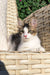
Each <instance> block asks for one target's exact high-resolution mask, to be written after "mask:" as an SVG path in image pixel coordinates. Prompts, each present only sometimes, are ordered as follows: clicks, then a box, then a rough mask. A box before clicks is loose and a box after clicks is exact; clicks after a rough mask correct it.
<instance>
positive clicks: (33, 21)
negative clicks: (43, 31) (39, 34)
mask: <svg viewBox="0 0 50 75" xmlns="http://www.w3.org/2000/svg"><path fill="white" fill-rule="evenodd" d="M29 25H30V26H32V27H33V28H36V27H37V19H36V18H35V17H32V18H31V20H30V23H29Z"/></svg>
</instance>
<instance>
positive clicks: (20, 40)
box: [9, 17, 45, 52]
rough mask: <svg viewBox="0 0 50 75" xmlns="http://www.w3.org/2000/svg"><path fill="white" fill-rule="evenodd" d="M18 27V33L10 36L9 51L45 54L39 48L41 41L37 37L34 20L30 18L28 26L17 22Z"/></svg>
mask: <svg viewBox="0 0 50 75" xmlns="http://www.w3.org/2000/svg"><path fill="white" fill-rule="evenodd" d="M19 25H20V26H19V32H18V33H17V34H13V35H11V36H10V40H9V45H10V48H9V50H10V51H14V50H18V51H34V52H38V51H40V52H45V49H44V48H43V47H42V46H41V41H40V39H39V37H38V35H37V31H36V27H37V20H36V18H35V17H33V18H31V20H30V22H29V24H24V25H23V23H22V21H21V20H19Z"/></svg>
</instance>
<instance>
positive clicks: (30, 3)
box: [16, 0, 50, 19]
mask: <svg viewBox="0 0 50 75" xmlns="http://www.w3.org/2000/svg"><path fill="white" fill-rule="evenodd" d="M16 3H17V8H18V12H19V17H20V18H21V19H24V18H26V17H27V16H28V15H30V14H31V13H32V12H34V11H35V10H37V9H40V8H41V7H44V6H46V5H48V4H50V0H16Z"/></svg>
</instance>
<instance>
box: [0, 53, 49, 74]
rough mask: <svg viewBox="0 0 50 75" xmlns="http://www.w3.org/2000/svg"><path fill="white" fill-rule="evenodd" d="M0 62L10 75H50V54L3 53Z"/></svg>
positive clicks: (0, 55)
mask: <svg viewBox="0 0 50 75" xmlns="http://www.w3.org/2000/svg"><path fill="white" fill-rule="evenodd" d="M0 60H1V61H2V62H4V64H5V66H6V69H7V71H8V72H9V75H50V53H41V54H40V53H17V52H14V53H10V52H1V53H0ZM2 72H3V71H2Z"/></svg>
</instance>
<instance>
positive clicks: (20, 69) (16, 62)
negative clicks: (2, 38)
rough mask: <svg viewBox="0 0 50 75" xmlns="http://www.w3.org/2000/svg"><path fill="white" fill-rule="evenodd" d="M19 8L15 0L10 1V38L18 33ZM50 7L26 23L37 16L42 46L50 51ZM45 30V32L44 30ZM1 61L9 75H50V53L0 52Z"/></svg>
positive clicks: (40, 11)
mask: <svg viewBox="0 0 50 75" xmlns="http://www.w3.org/2000/svg"><path fill="white" fill-rule="evenodd" d="M16 9H17V6H16V1H15V0H8V4H7V32H8V35H7V36H8V37H9V36H10V35H11V34H12V33H16V32H17V31H18V28H17V26H18V21H17V14H18V13H17V10H16ZM49 13H50V5H48V6H46V7H43V8H41V9H39V10H37V11H35V12H34V13H32V14H31V15H30V16H28V17H27V18H26V19H24V20H23V21H24V22H27V23H28V21H29V20H30V18H31V17H32V16H33V14H35V16H36V17H37V18H38V23H39V24H38V33H39V37H40V38H41V40H42V45H43V46H44V47H45V48H46V50H47V51H49V48H50V46H49V44H50V42H49V41H50V40H49V37H50V34H49V31H50V29H49V24H50V22H49V17H50V14H49ZM43 29H44V30H43ZM0 60H1V61H2V62H4V64H5V67H6V69H7V71H8V72H9V75H50V53H32V52H27V53H26V52H23V53H22V52H21V53H19V52H15V51H14V52H0Z"/></svg>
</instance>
